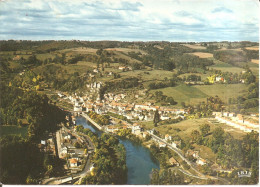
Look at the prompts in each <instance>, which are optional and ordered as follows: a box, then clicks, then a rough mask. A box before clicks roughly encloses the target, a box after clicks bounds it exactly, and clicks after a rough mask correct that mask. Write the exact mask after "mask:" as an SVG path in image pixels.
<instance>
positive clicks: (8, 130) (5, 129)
mask: <svg viewBox="0 0 260 187" xmlns="http://www.w3.org/2000/svg"><path fill="white" fill-rule="evenodd" d="M27 128H28V127H18V126H14V125H3V126H0V131H1V136H4V135H21V136H22V137H26V136H27Z"/></svg>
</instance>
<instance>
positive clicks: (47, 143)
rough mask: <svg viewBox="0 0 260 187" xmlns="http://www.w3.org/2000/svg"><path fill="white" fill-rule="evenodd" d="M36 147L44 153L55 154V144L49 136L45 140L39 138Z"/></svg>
mask: <svg viewBox="0 0 260 187" xmlns="http://www.w3.org/2000/svg"><path fill="white" fill-rule="evenodd" d="M38 147H39V148H40V149H41V150H42V151H44V152H46V153H54V154H55V152H56V150H55V145H54V142H53V139H52V137H51V136H50V137H49V138H48V139H47V140H41V142H40V143H39V144H38Z"/></svg>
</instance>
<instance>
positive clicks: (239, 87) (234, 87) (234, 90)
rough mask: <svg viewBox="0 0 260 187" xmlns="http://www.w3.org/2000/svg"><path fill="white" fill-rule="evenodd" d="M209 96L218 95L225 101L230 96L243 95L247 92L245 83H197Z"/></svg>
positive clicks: (199, 88) (198, 87)
mask: <svg viewBox="0 0 260 187" xmlns="http://www.w3.org/2000/svg"><path fill="white" fill-rule="evenodd" d="M194 87H195V88H197V89H198V90H200V91H201V92H203V93H204V94H207V95H208V96H212V97H214V96H216V95H217V96H218V97H220V99H221V100H222V101H224V102H225V103H227V102H228V99H229V98H235V97H238V96H241V95H243V94H245V93H246V92H247V85H245V84H214V85H196V86H194Z"/></svg>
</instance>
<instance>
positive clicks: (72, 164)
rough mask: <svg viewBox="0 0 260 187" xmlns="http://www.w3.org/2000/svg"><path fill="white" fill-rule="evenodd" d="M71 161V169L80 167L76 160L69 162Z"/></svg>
mask: <svg viewBox="0 0 260 187" xmlns="http://www.w3.org/2000/svg"><path fill="white" fill-rule="evenodd" d="M69 161H70V167H77V166H78V161H77V159H75V158H72V159H70V160H69Z"/></svg>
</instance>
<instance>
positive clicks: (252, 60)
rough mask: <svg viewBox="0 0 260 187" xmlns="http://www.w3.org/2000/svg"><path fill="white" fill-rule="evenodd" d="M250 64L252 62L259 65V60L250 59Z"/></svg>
mask: <svg viewBox="0 0 260 187" xmlns="http://www.w3.org/2000/svg"><path fill="white" fill-rule="evenodd" d="M251 62H253V63H255V64H259V59H251Z"/></svg>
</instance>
